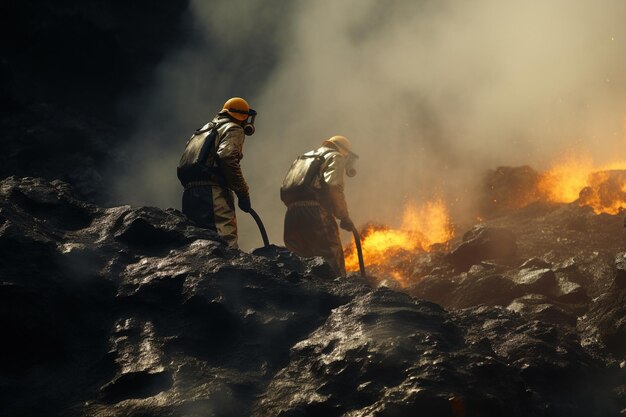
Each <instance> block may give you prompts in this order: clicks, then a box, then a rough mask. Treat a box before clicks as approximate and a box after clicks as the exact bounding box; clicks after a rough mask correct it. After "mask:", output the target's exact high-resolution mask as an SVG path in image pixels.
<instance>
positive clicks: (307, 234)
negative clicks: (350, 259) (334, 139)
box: [283, 141, 353, 276]
mask: <svg viewBox="0 0 626 417" xmlns="http://www.w3.org/2000/svg"><path fill="white" fill-rule="evenodd" d="M324 143H325V144H326V145H325V146H322V147H321V148H319V149H318V150H316V151H313V152H309V153H308V154H305V156H311V155H313V156H321V157H322V158H323V161H322V163H321V168H320V172H321V175H319V176H317V177H315V179H314V180H313V184H311V185H312V188H313V189H314V190H315V192H313V193H312V194H309V195H308V196H303V197H300V198H298V199H296V200H295V201H288V202H287V201H285V200H283V201H285V202H286V204H287V213H286V214H285V225H284V236H283V237H284V241H285V246H286V247H287V249H289V250H290V251H292V252H294V253H297V254H298V255H300V256H304V257H311V256H322V257H323V258H324V259H326V261H327V262H328V263H329V264H330V265H331V267H332V268H333V269H334V270H335V272H336V273H337V275H341V276H345V275H346V271H345V262H344V257H343V248H342V245H341V238H340V237H339V229H338V228H337V223H336V221H335V218H338V219H339V220H341V224H342V228H346V229H350V230H351V228H352V227H353V225H352V221H351V220H350V216H349V214H348V206H347V204H346V199H345V196H344V192H343V190H344V185H343V175H344V171H345V170H346V163H347V157H346V156H345V155H344V154H342V152H340V151H339V149H338V148H337V147H335V146H333V144H332V143H328V141H326V142H324Z"/></svg>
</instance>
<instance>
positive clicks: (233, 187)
mask: <svg viewBox="0 0 626 417" xmlns="http://www.w3.org/2000/svg"><path fill="white" fill-rule="evenodd" d="M255 117H256V112H255V111H254V110H252V109H251V108H250V105H249V104H248V102H247V101H246V100H244V99H242V98H240V97H234V98H231V99H229V100H228V101H226V103H224V106H223V108H222V110H221V111H220V112H219V113H218V114H217V116H215V118H214V119H213V120H212V121H211V122H209V123H207V124H206V125H204V126H203V127H202V128H200V129H198V130H196V131H195V132H194V134H193V135H192V137H191V138H190V139H189V141H188V142H187V146H186V148H185V152H184V153H183V156H182V158H181V161H180V163H179V166H178V178H179V179H180V181H181V183H182V184H183V186H184V187H185V191H184V192H183V201H182V209H183V213H184V214H185V215H187V217H188V218H190V219H191V220H193V221H194V222H195V223H196V224H197V225H198V226H200V227H204V228H207V229H211V230H214V231H216V232H217V233H218V235H219V236H220V237H222V238H223V239H224V240H225V241H226V243H227V244H228V245H229V246H230V247H234V248H237V247H238V245H237V217H236V215H235V202H234V196H233V194H235V195H237V200H238V205H239V208H240V209H241V210H242V211H244V212H249V211H250V208H251V205H250V193H249V190H248V184H247V183H246V180H245V179H244V177H243V173H242V172H241V167H240V165H239V161H241V159H242V158H243V144H244V140H245V136H246V135H248V136H250V135H252V134H253V133H254V130H255V129H254V119H255Z"/></svg>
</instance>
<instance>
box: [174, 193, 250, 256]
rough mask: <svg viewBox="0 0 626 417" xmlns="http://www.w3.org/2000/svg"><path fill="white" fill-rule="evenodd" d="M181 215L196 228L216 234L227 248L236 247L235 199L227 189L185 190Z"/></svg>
mask: <svg viewBox="0 0 626 417" xmlns="http://www.w3.org/2000/svg"><path fill="white" fill-rule="evenodd" d="M183 213H184V214H185V215H186V216H187V217H188V218H189V219H191V220H192V221H193V222H194V223H196V224H197V225H198V226H200V227H203V228H205V229H210V230H213V231H215V232H217V234H218V235H219V236H220V237H221V238H223V239H224V240H225V241H226V243H227V244H228V246H230V247H233V248H237V247H238V245H237V217H236V216H235V198H234V196H233V192H232V191H230V190H229V189H226V188H223V187H220V186H217V185H213V186H211V185H203V186H197V187H191V188H187V189H185V191H184V192H183Z"/></svg>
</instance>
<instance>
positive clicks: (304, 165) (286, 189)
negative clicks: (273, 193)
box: [280, 152, 328, 205]
mask: <svg viewBox="0 0 626 417" xmlns="http://www.w3.org/2000/svg"><path fill="white" fill-rule="evenodd" d="M326 153H328V152H325V153H323V154H321V155H320V154H315V153H314V154H310V153H309V154H304V155H300V156H299V157H298V158H296V160H295V161H293V163H292V164H291V167H290V168H289V171H287V175H285V179H284V180H283V185H282V187H280V199H281V200H282V201H283V203H285V205H289V204H291V203H294V202H296V201H302V200H317V199H318V198H319V192H320V188H318V187H316V186H315V185H316V181H315V180H316V179H317V178H320V179H321V177H322V172H321V170H322V164H323V163H324V155H325V154H326ZM319 183H321V184H324V182H323V181H320V182H319Z"/></svg>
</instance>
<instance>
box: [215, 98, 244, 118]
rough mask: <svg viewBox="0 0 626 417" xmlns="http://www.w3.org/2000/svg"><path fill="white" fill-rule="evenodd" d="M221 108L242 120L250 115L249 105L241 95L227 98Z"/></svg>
mask: <svg viewBox="0 0 626 417" xmlns="http://www.w3.org/2000/svg"><path fill="white" fill-rule="evenodd" d="M222 110H226V112H228V114H230V115H231V116H232V117H234V118H235V119H237V120H242V121H243V120H246V119H247V118H248V116H249V115H250V105H249V104H248V102H247V101H246V100H244V99H242V98H241V97H233V98H229V99H228V100H227V101H226V103H224V108H223V109H222Z"/></svg>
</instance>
